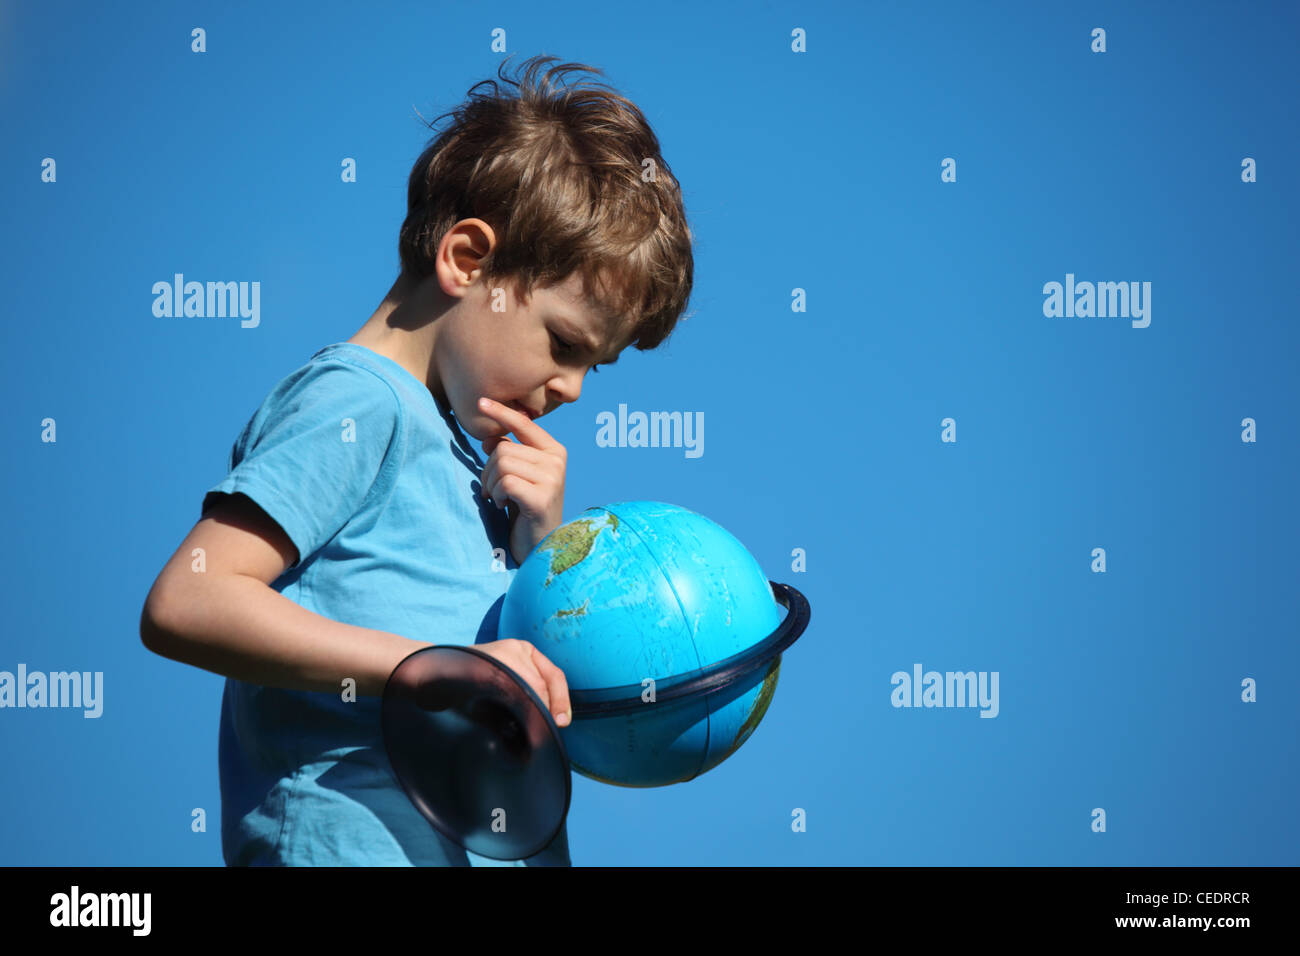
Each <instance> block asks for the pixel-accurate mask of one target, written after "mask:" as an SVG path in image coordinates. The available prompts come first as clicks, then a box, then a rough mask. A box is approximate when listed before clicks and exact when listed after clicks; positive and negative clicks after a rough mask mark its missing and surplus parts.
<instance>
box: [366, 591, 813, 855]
mask: <svg viewBox="0 0 1300 956" xmlns="http://www.w3.org/2000/svg"><path fill="white" fill-rule="evenodd" d="M769 584H771V586H772V593H773V596H774V597H775V598H776V600H777V601H778V602H779V603H780V604H782V605H784V606H785V608H786V615H785V618H784V620H782V622H781V624H780V625H779V626H778V627H777V629H776V630H775V631H773V632H772V633H771V634H770V635H768V636H767V637H765V638H764V639H763V640H761V641H759V642H757V643H756V644H754V645H753V646H752V647H750V648H748V649H747V650H745V651H743V652H741V653H739V654H736V655H733V656H732V657H729V658H727V659H726V660H722V661H718V662H716V663H714V664H711V665H710V666H709V667H706V668H700V669H698V670H695V671H690V672H688V673H685V674H679V675H676V676H674V677H672V678H668V679H664V680H660V681H658V690H657V692H656V695H655V696H656V703H663V702H667V701H672V700H680V699H682V698H686V697H697V696H702V695H706V694H712V693H716V692H717V691H719V690H721V689H722V688H724V687H727V686H729V685H730V684H732V683H733V682H735V681H737V680H740V679H741V678H743V677H745V676H746V675H747V674H750V673H751V672H752V671H753V670H754V669H756V668H758V667H763V666H765V665H766V664H767V663H768V662H769V661H771V660H772V659H773V658H774V657H777V656H779V655H780V654H781V653H782V652H784V651H785V650H786V648H788V647H789V646H790V645H791V644H793V643H794V642H795V640H797V639H798V638H799V636H800V635H801V634H802V633H803V632H804V630H805V629H806V628H807V626H808V622H809V620H810V617H811V612H810V609H809V607H808V601H807V600H806V599H805V598H804V596H803V595H802V594H800V593H799V592H798V591H797V590H795V589H794V588H792V587H790V586H789V585H786V584H777V583H776V582H774V581H773V582H769ZM642 689H643V688H642V685H641V684H639V683H637V684H629V685H627V686H624V687H604V688H598V689H595V690H574V689H570V691H569V701H570V704H571V705H572V707H573V720H574V721H575V722H576V721H578V720H583V719H592V718H597V717H608V716H611V715H615V714H620V713H630V712H633V711H635V710H637V709H640V708H643V707H646V706H654V705H653V704H647V703H645V702H644V701H643V700H642V696H641V694H642ZM381 723H382V732H383V738H384V749H385V751H386V752H387V753H388V759H389V762H390V763H391V764H392V765H393V771H394V773H395V774H396V775H397V779H398V782H399V783H400V784H401V785H402V789H403V790H404V791H405V792H406V795H407V796H408V797H409V798H410V800H411V802H412V804H414V805H415V808H416V809H417V810H419V811H420V813H421V815H422V816H423V817H424V818H425V819H426V820H428V821H429V823H430V825H431V826H433V828H434V829H435V830H437V831H438V832H439V833H441V834H442V835H443V836H445V837H446V838H447V839H448V840H451V841H452V842H453V843H455V844H457V845H458V846H460V847H462V848H464V849H466V850H468V851H469V852H471V853H475V854H477V855H479V856H482V857H486V858H487V859H490V860H523V859H527V858H528V857H530V856H532V855H534V854H535V853H540V852H541V851H542V850H544V849H546V847H547V846H549V845H550V843H551V841H552V840H554V839H555V837H556V835H557V834H558V833H559V832H560V828H561V827H562V826H563V825H564V819H565V817H566V816H567V815H568V813H569V799H570V797H571V795H572V787H573V781H572V775H571V772H570V769H569V757H568V754H567V752H566V751H565V749H564V741H563V739H562V738H561V736H560V728H559V727H558V726H557V725H556V723H555V720H554V718H553V717H552V716H551V715H550V713H549V712H548V711H547V709H546V706H545V705H544V704H543V703H542V701H541V699H540V698H539V697H538V696H537V694H536V693H534V692H533V689H532V688H531V687H529V686H528V684H527V682H526V681H524V680H523V678H521V677H520V676H519V675H518V674H516V673H515V672H514V671H512V670H511V669H510V668H508V667H506V666H505V665H504V664H502V663H501V662H500V661H498V660H497V659H496V658H494V657H491V656H490V655H488V654H485V653H483V652H482V651H480V650H477V649H475V648H473V647H467V646H462V645H459V644H439V645H435V646H432V647H423V648H421V649H420V650H418V651H415V652H414V653H412V654H410V655H409V656H407V657H406V658H404V659H403V660H402V662H401V663H400V664H398V665H397V667H396V668H395V669H394V670H393V673H392V674H391V675H390V676H389V678H388V682H387V684H386V685H385V686H384V696H383V703H382V706H381Z"/></svg>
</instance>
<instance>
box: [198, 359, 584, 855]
mask: <svg viewBox="0 0 1300 956" xmlns="http://www.w3.org/2000/svg"><path fill="white" fill-rule="evenodd" d="M470 442H471V440H470V438H469V437H468V436H467V435H465V433H464V432H463V431H462V430H461V428H460V426H459V424H458V423H457V422H456V419H455V416H454V414H453V413H452V412H451V410H450V409H449V408H448V407H447V406H445V405H443V404H441V403H440V402H439V401H438V400H437V399H436V398H435V397H434V395H433V393H432V392H430V391H429V389H428V387H427V386H426V385H425V384H424V383H423V382H421V381H419V379H417V378H416V377H415V376H413V375H412V374H411V373H410V372H408V371H407V370H406V369H404V368H402V366H400V365H398V364H397V363H396V362H394V361H393V360H392V359H390V358H388V357H386V356H383V355H379V354H378V353H376V352H373V351H371V350H370V349H367V348H365V347H363V346H360V345H355V344H352V343H349V342H341V343H336V344H334V345H328V346H326V347H325V348H323V349H321V350H320V351H319V352H317V353H316V354H315V355H313V356H312V357H311V359H310V360H309V361H308V362H307V364H306V365H303V366H302V367H300V368H298V369H296V370H295V371H293V372H292V373H290V374H289V375H288V376H286V377H285V378H284V379H283V380H281V381H280V382H279V384H277V385H276V386H275V388H274V389H272V391H271V393H270V394H269V395H268V396H267V397H266V399H265V400H264V401H263V402H262V405H261V407H259V408H258V410H257V411H256V412H255V413H254V415H253V417H252V419H251V420H250V421H249V423H248V424H247V425H246V426H245V428H244V430H243V432H242V433H241V434H240V436H239V438H238V439H237V440H236V441H235V444H234V447H233V448H232V449H231V452H230V458H229V469H230V473H229V475H227V477H226V478H225V479H224V480H223V481H221V482H220V483H219V484H217V485H215V486H213V487H212V488H211V489H210V490H209V491H208V492H207V494H206V495H205V496H204V500H203V508H202V513H206V512H207V509H208V507H209V505H210V504H211V503H212V501H213V500H214V499H215V498H216V497H217V496H218V495H220V494H221V493H227V494H233V493H242V494H244V495H247V496H248V497H249V498H251V499H252V500H253V501H255V502H256V503H257V504H258V505H259V506H260V507H261V508H262V509H263V510H264V511H265V512H266V513H267V514H268V515H270V516H271V518H273V519H274V520H275V522H276V523H277V524H278V525H279V526H280V527H281V528H282V529H283V530H284V533H285V534H286V535H287V536H288V537H289V540H291V541H292V542H293V543H294V545H295V546H296V547H297V549H298V561H297V563H296V564H294V565H293V566H291V567H290V568H288V569H287V570H286V571H285V572H284V574H282V575H281V576H280V577H279V578H277V579H276V581H275V582H274V583H273V584H272V585H271V586H272V587H273V588H274V589H275V590H276V591H278V592H280V593H281V594H283V595H284V596H285V597H287V598H289V599H290V600H292V601H294V602H296V603H298V604H301V605H302V606H303V607H305V608H307V609H308V610H310V611H314V612H315V613H317V614H320V615H322V616H323V617H327V618H330V619H331V620H335V621H341V622H343V623H344V624H355V625H358V626H360V627H366V628H374V629H377V630H382V631H388V632H390V633H393V634H400V635H402V636H403V637H409V638H411V639H412V640H414V641H427V642H429V643H433V644H474V643H476V642H478V643H483V642H485V641H492V640H496V639H497V622H498V619H499V617H500V609H501V601H502V598H503V595H504V594H505V593H506V591H507V589H508V588H509V587H510V582H511V581H512V580H513V579H514V576H515V572H516V571H517V570H518V565H517V564H516V562H515V560H514V557H513V556H512V555H511V554H510V547H509V532H510V528H509V519H508V518H507V516H506V513H505V512H504V511H502V510H500V509H498V508H497V507H496V506H495V505H493V504H492V502H491V501H490V500H488V499H485V498H482V497H480V496H479V495H478V494H477V492H476V489H477V488H478V487H479V474H480V472H481V470H482V467H483V464H484V461H483V459H481V458H480V456H479V451H480V450H481V449H476V448H475V446H473V445H471V443H470ZM414 649H415V647H414V646H412V650H414ZM342 691H343V688H342V686H341V685H340V688H339V691H338V692H336V693H312V692H306V691H293V690H284V689H281V688H274V687H262V686H259V685H255V684H248V683H245V682H243V681H238V680H234V679H232V678H227V680H226V685H225V692H224V693H223V695H222V701H221V731H220V739H219V748H218V749H219V762H220V777H221V848H222V854H223V856H224V857H225V861H226V863H227V865H231V866H241V865H289V866H301V865H306V866H411V865H414V866H510V865H515V866H568V865H570V860H569V846H568V833H567V828H565V829H561V830H560V833H559V834H558V835H557V836H556V838H555V840H553V841H552V843H551V845H550V846H549V847H547V848H546V849H545V850H542V851H541V852H540V853H538V854H536V855H534V856H532V857H529V858H528V860H527V861H521V860H515V861H511V862H509V863H504V862H500V861H496V860H489V859H487V858H485V857H481V856H478V855H476V854H473V853H468V852H467V851H465V850H464V849H462V848H461V847H459V846H457V845H456V844H455V843H452V842H451V841H450V840H447V839H446V838H445V837H443V836H442V834H440V833H438V832H437V831H436V830H435V829H434V828H433V827H432V826H431V825H430V824H429V822H428V821H427V820H425V819H424V817H422V816H421V815H420V813H419V811H418V810H416V808H415V806H414V805H413V804H412V803H411V801H410V799H409V798H408V797H407V796H406V794H405V793H404V792H403V790H402V788H401V784H399V783H398V781H397V778H396V776H395V775H394V773H393V769H392V765H391V764H390V763H389V760H388V756H387V754H386V752H385V750H384V743H383V736H382V732H381V729H380V698H378V697H357V698H356V700H355V701H351V702H348V701H344V700H343V699H342Z"/></svg>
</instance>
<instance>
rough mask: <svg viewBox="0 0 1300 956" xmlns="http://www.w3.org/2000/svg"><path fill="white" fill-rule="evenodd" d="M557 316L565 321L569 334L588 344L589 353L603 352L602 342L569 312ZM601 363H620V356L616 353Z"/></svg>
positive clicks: (585, 344) (566, 330)
mask: <svg viewBox="0 0 1300 956" xmlns="http://www.w3.org/2000/svg"><path fill="white" fill-rule="evenodd" d="M557 317H558V318H559V319H560V321H561V322H563V323H564V325H565V332H566V333H567V334H569V335H572V336H573V337H574V338H576V339H578V340H579V341H580V342H582V344H583V345H584V346H586V348H587V354H588V355H599V354H600V352H601V343H600V342H597V341H596V339H595V338H593V337H592V335H591V333H589V332H587V331H586V330H585V329H582V328H580V327H579V326H578V324H577V323H576V322H574V321H573V319H572V318H570V317H569V315H568V314H567V313H564V312H560V313H557ZM601 364H602V365H617V364H618V356H617V355H615V356H614V357H613V358H610V359H606V360H605V361H603V362H602V363H601Z"/></svg>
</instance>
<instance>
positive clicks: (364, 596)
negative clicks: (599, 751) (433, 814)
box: [140, 57, 693, 866]
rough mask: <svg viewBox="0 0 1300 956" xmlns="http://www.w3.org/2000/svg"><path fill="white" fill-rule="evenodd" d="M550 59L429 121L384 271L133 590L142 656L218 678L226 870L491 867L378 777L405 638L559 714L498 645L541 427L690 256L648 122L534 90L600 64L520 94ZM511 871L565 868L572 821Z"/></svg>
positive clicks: (659, 334)
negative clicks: (394, 272) (481, 662)
mask: <svg viewBox="0 0 1300 956" xmlns="http://www.w3.org/2000/svg"><path fill="white" fill-rule="evenodd" d="M555 59H557V58H556V57H538V58H534V59H532V60H530V61H528V62H527V64H525V72H524V76H523V81H522V83H521V82H517V81H515V80H510V79H508V78H507V77H505V76H504V74H502V73H501V71H500V70H499V71H498V75H499V76H500V77H501V79H502V80H504V81H505V82H508V83H510V84H511V85H512V86H515V87H518V93H517V94H515V95H508V94H507V93H505V92H502V91H500V90H498V89H497V85H496V83H495V82H494V81H490V80H489V81H484V83H480V84H477V85H476V86H475V87H473V88H471V89H470V91H469V99H468V100H467V101H466V102H465V103H463V104H462V105H461V106H460V107H458V108H457V109H456V110H454V111H453V112H452V113H451V114H444V115H451V116H453V117H454V122H453V123H452V124H451V125H450V126H449V127H448V128H447V129H446V130H444V131H443V132H441V133H440V134H438V135H437V136H436V138H435V139H434V140H433V141H432V142H431V143H430V144H429V146H428V148H426V149H425V151H424V152H423V154H422V155H421V156H420V158H419V159H418V160H417V161H416V163H415V166H414V168H413V169H412V171H411V176H410V180H409V186H408V202H407V216H406V219H405V221H404V222H403V224H402V228H401V233H400V237H399V243H398V249H399V254H400V259H401V270H400V274H399V276H398V278H397V281H396V282H395V283H394V284H393V287H392V288H391V289H390V290H389V292H388V294H387V295H386V296H385V297H384V301H383V302H382V303H381V304H380V306H379V308H378V309H377V310H376V311H375V312H374V314H373V315H371V317H370V319H369V320H368V321H367V322H366V323H365V325H364V326H362V328H361V329H360V330H359V331H358V332H357V333H356V334H355V335H353V336H352V338H351V339H349V340H348V341H346V342H339V343H335V344H333V345H328V346H326V347H325V348H323V349H321V350H320V351H318V352H316V354H315V355H313V356H312V357H311V359H310V360H309V361H308V362H307V364H305V365H303V366H301V367H300V368H298V369H296V370H295V371H293V372H292V373H290V374H289V375H288V376H287V377H285V378H284V379H283V380H281V381H280V382H279V383H278V384H277V385H276V386H275V387H274V388H273V389H272V391H271V393H270V394H269V395H268V396H267V397H266V399H265V400H264V402H263V403H262V405H261V407H260V408H259V409H258V410H257V412H256V413H254V415H253V417H252V419H251V420H250V421H249V423H248V425H247V426H246V427H245V428H244V430H243V432H242V433H241V434H240V436H239V438H238V439H237V441H236V442H235V445H234V447H233V448H232V450H231V453H230V460H229V468H230V473H229V474H228V475H227V477H226V478H225V479H224V480H222V481H221V482H220V483H218V484H217V485H215V486H214V487H213V488H212V489H210V490H209V491H208V493H207V495H206V496H205V498H204V502H203V508H202V511H201V515H202V517H201V520H200V521H199V522H198V524H196V525H195V526H194V528H193V530H192V531H191V532H190V533H189V536H188V537H187V538H186V539H185V541H184V542H182V543H181V545H180V547H179V548H178V549H177V551H176V553H175V554H174V555H173V556H172V557H171V559H170V560H169V561H168V562H167V564H166V566H165V567H164V568H163V570H162V572H161V573H160V574H159V575H158V579H157V580H156V581H155V582H154V585H153V588H152V589H151V590H150V592H149V596H148V598H147V600H146V602H145V607H144V611H143V614H142V616H141V624H140V636H141V640H142V641H143V642H144V644H145V646H146V647H147V648H149V649H150V650H152V651H154V652H155V653H158V654H161V655H163V656H165V657H168V658H171V659H173V660H178V661H182V662H184V663H187V664H192V665H194V666H197V667H201V668H203V669H205V670H209V671H212V672H214V673H218V674H222V675H225V676H226V678H227V679H226V684H225V691H224V694H223V696H222V711H221V725H220V737H219V764H220V777H221V799H222V815H221V837H222V854H223V856H224V858H225V861H226V863H227V864H228V865H232V866H233V865H268V864H269V865H380V866H384V865H399V866H405V865H417V866H466V865H497V861H492V860H487V859H485V858H483V857H478V856H475V855H474V854H468V853H467V852H466V851H465V850H463V849H462V848H460V847H458V846H456V845H455V844H453V843H452V842H450V841H448V840H446V839H445V838H443V837H442V836H441V834H439V833H438V832H437V831H436V830H434V829H433V827H431V826H430V825H429V824H428V822H427V821H426V820H425V819H424V818H423V817H422V816H421V815H420V814H419V812H418V811H417V810H416V809H415V807H414V806H413V805H412V804H411V802H410V800H409V799H408V798H407V797H406V795H405V793H404V792H403V791H402V789H401V786H400V785H399V783H398V782H397V779H396V777H395V776H394V774H393V770H392V767H391V765H390V764H389V762H388V759H387V755H386V753H385V750H384V746H383V737H382V733H381V729H380V721H379V715H380V702H381V697H382V694H383V689H384V684H385V682H386V681H387V679H388V676H389V675H390V674H391V673H392V671H393V669H394V668H395V667H396V666H397V665H398V663H400V662H401V661H402V660H403V659H404V658H406V657H407V656H408V655H409V654H411V653H413V652H414V651H415V650H417V649H419V648H420V647H425V646H428V645H430V644H462V645H465V644H477V646H478V649H479V650H481V651H484V652H485V653H488V654H491V655H492V656H494V657H496V658H497V659H498V660H500V661H502V662H503V663H504V664H506V666H508V667H510V668H511V669H512V670H514V671H515V672H516V673H518V674H519V675H520V677H522V678H524V679H525V680H527V681H528V683H529V685H530V686H531V687H532V688H533V690H535V691H536V692H537V694H538V696H539V697H540V698H541V700H542V701H543V702H544V703H545V704H546V705H547V707H549V708H550V709H551V711H552V712H553V713H554V714H555V715H556V720H557V723H558V724H559V725H560V726H561V727H563V726H566V725H567V723H568V721H569V720H570V719H571V714H570V713H569V698H568V688H567V685H566V684H565V681H564V675H563V674H562V673H561V672H560V671H559V669H558V668H556V667H555V666H554V664H552V663H551V662H550V661H548V660H547V659H546V658H545V657H544V656H543V655H542V654H541V653H540V652H539V651H537V649H536V648H535V647H533V646H532V645H531V644H529V643H527V642H524V641H519V640H514V639H510V638H509V637H508V636H503V637H502V639H501V640H497V620H498V618H499V612H500V603H501V598H502V596H503V595H504V594H505V592H506V590H507V589H508V588H509V586H510V582H511V580H513V578H514V574H515V572H516V570H517V569H518V567H519V563H520V562H522V561H523V560H524V559H525V558H526V557H527V556H528V554H529V553H530V552H531V551H532V550H533V548H534V547H536V545H537V544H538V543H539V542H540V541H541V540H542V539H543V538H544V537H545V536H546V535H547V534H549V533H550V531H551V530H552V529H553V528H555V527H556V526H557V525H559V524H560V523H562V514H563V507H564V470H565V449H564V447H563V446H562V445H560V444H559V443H558V442H556V441H555V440H554V439H553V438H551V436H550V435H548V434H547V433H546V432H545V431H544V430H543V429H542V427H541V426H540V425H539V424H538V423H537V421H536V420H537V419H539V418H541V417H542V416H544V415H546V414H548V413H549V412H551V411H553V410H554V409H555V408H557V407H558V406H559V405H560V404H562V403H564V402H575V401H577V400H578V396H579V394H580V392H581V389H582V381H583V378H584V376H585V375H586V373H587V371H588V369H589V368H594V367H595V366H596V365H600V364H613V363H614V362H615V361H616V360H617V356H618V354H619V352H621V351H622V350H623V349H624V348H626V347H627V346H628V345H633V344H634V345H635V346H636V348H637V349H638V350H642V351H644V350H646V349H652V348H655V347H657V346H658V345H660V344H661V343H662V342H663V341H664V340H665V339H666V338H667V337H668V335H669V334H670V333H671V332H672V330H673V328H674V326H675V324H676V322H677V320H678V318H679V317H680V316H681V314H682V311H683V309H684V308H685V306H686V303H687V300H688V299H689V297H690V291H691V285H692V276H693V259H692V253H691V235H690V231H689V229H688V227H687V223H686V217H685V212H684V209H683V205H682V198H681V193H680V189H679V187H678V185H677V183H676V181H675V180H674V178H673V177H672V176H671V174H670V170H669V167H668V165H667V164H666V163H665V162H664V161H663V159H662V157H661V156H660V154H659V144H658V141H657V138H656V137H655V134H654V133H653V132H652V131H651V129H650V127H649V126H648V124H647V123H646V121H645V118H644V117H643V116H642V114H641V112H640V110H639V109H638V108H637V107H636V106H635V105H633V104H632V103H630V102H629V101H627V100H625V99H624V98H623V97H621V96H619V95H617V94H616V93H614V92H613V91H608V92H606V89H607V88H605V89H601V88H595V87H587V88H573V89H566V88H565V87H563V86H559V87H557V88H552V83H551V80H552V78H553V77H556V76H561V75H563V74H564V73H566V72H568V71H571V70H587V71H590V72H594V73H599V72H600V71H599V70H593V69H592V68H589V67H585V66H582V65H580V64H571V63H566V64H563V65H560V66H556V67H554V68H552V69H550V70H549V71H548V72H547V74H546V77H545V79H544V81H543V83H542V84H540V85H538V84H537V83H536V76H535V74H536V72H537V70H538V69H539V68H541V67H542V66H544V65H545V64H547V63H549V62H550V61H553V60H555ZM485 84H487V85H490V86H491V87H492V92H491V93H486V92H484V93H476V91H477V90H478V88H479V87H481V86H484V85H485ZM601 86H603V84H601ZM440 118H441V117H440ZM435 122H436V121H435ZM431 125H432V124H431ZM480 397H486V398H488V399H491V400H492V402H491V404H489V405H488V406H486V407H480V406H479V405H478V400H479V398H480ZM507 433H513V434H514V435H515V436H516V438H518V442H514V441H511V440H510V439H508V438H507V437H506V434H507ZM471 438H472V439H477V440H479V441H480V443H481V448H482V450H483V454H484V455H486V456H487V458H486V461H484V460H482V459H480V457H479V454H478V453H477V452H476V451H475V449H474V448H473V446H472V444H471V441H470V439H471ZM502 507H504V508H505V511H504V512H502V510H501V508H502ZM195 549H202V552H201V553H199V552H196V550H195ZM503 570H504V573H502V571H503ZM349 679H351V680H353V681H355V685H356V690H355V699H350V698H349V695H347V694H346V692H345V691H346V688H347V686H348V685H347V684H345V682H346V681H348V680H349ZM512 863H513V865H534V866H535V865H560V866H567V865H570V860H569V849H568V836H567V832H566V830H564V829H561V831H560V833H559V834H558V835H557V836H556V838H555V840H553V841H552V842H551V844H550V846H548V847H547V848H546V849H544V850H542V851H541V852H539V853H537V854H536V855H534V856H532V857H530V858H529V859H528V860H526V861H524V860H516V861H512ZM505 865H510V864H505Z"/></svg>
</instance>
